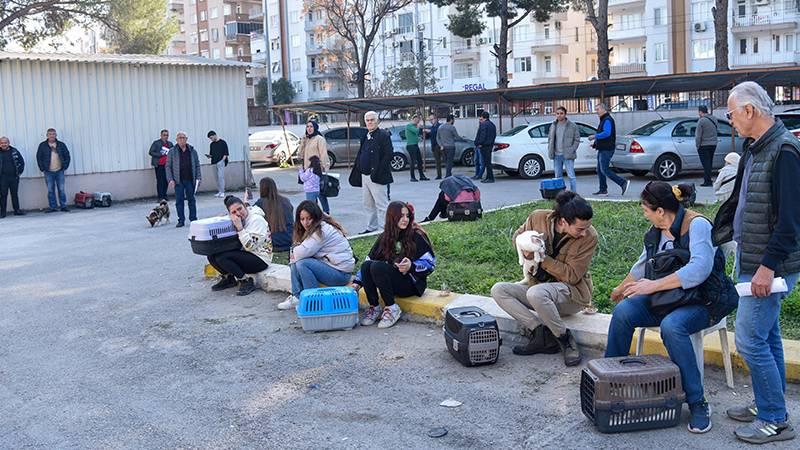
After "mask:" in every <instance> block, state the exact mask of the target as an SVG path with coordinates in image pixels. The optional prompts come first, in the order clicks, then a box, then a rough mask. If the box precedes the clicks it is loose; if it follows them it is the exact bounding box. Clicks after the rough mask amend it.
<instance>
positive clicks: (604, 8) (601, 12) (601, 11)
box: [595, 0, 611, 80]
mask: <svg viewBox="0 0 800 450" xmlns="http://www.w3.org/2000/svg"><path fill="white" fill-rule="evenodd" d="M595 31H596V32H597V78H598V79H599V80H608V79H609V78H611V68H610V67H609V65H610V59H611V48H609V46H608V0H599V1H598V2H597V26H596V27H595Z"/></svg>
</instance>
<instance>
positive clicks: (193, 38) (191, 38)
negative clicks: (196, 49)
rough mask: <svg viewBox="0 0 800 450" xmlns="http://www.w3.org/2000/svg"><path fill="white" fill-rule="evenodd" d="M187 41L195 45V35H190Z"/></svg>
mask: <svg viewBox="0 0 800 450" xmlns="http://www.w3.org/2000/svg"><path fill="white" fill-rule="evenodd" d="M189 40H190V41H191V42H192V44H197V33H192V34H190V35H189Z"/></svg>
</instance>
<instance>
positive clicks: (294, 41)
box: [292, 34, 300, 47]
mask: <svg viewBox="0 0 800 450" xmlns="http://www.w3.org/2000/svg"><path fill="white" fill-rule="evenodd" d="M292 47H300V35H299V34H293V35H292Z"/></svg>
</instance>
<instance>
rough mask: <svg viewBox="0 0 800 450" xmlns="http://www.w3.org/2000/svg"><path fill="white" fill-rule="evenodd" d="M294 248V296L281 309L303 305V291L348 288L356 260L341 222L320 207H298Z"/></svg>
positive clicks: (303, 204) (309, 204) (306, 203)
mask: <svg viewBox="0 0 800 450" xmlns="http://www.w3.org/2000/svg"><path fill="white" fill-rule="evenodd" d="M294 243H295V245H294V247H292V250H291V255H290V258H289V267H290V269H291V272H292V294H291V295H289V297H287V298H286V300H285V301H283V302H281V303H279V304H278V309H280V310H287V309H292V308H294V307H295V306H297V304H298V303H300V300H299V299H300V292H302V291H303V289H312V288H317V287H319V285H320V283H322V284H324V285H326V286H346V285H347V284H349V283H350V278H351V277H352V273H353V269H354V268H355V265H356V260H355V258H354V257H353V249H352V248H350V241H348V240H347V238H346V237H345V233H344V229H343V228H342V226H341V225H339V223H337V222H336V221H335V220H333V218H332V217H331V216H329V215H327V214H324V213H323V212H322V210H321V209H320V208H319V206H317V204H316V203H315V202H312V201H310V200H304V201H303V202H301V203H300V204H299V205H298V206H297V213H296V214H295V219H294Z"/></svg>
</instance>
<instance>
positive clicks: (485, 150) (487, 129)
mask: <svg viewBox="0 0 800 450" xmlns="http://www.w3.org/2000/svg"><path fill="white" fill-rule="evenodd" d="M496 137H497V127H495V126H494V123H492V121H491V120H489V113H488V112H486V111H484V112H482V113H481V118H480V125H478V134H477V135H475V150H478V149H480V156H481V157H480V159H479V160H478V159H476V163H475V176H474V177H473V180H480V179H481V178H482V177H483V170H484V169H486V179H484V180H483V181H481V183H494V169H493V168H492V149H494V140H495V138H496ZM477 153H478V152H477V151H476V156H477ZM478 161H480V163H479V162H478ZM479 164H480V165H479Z"/></svg>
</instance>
